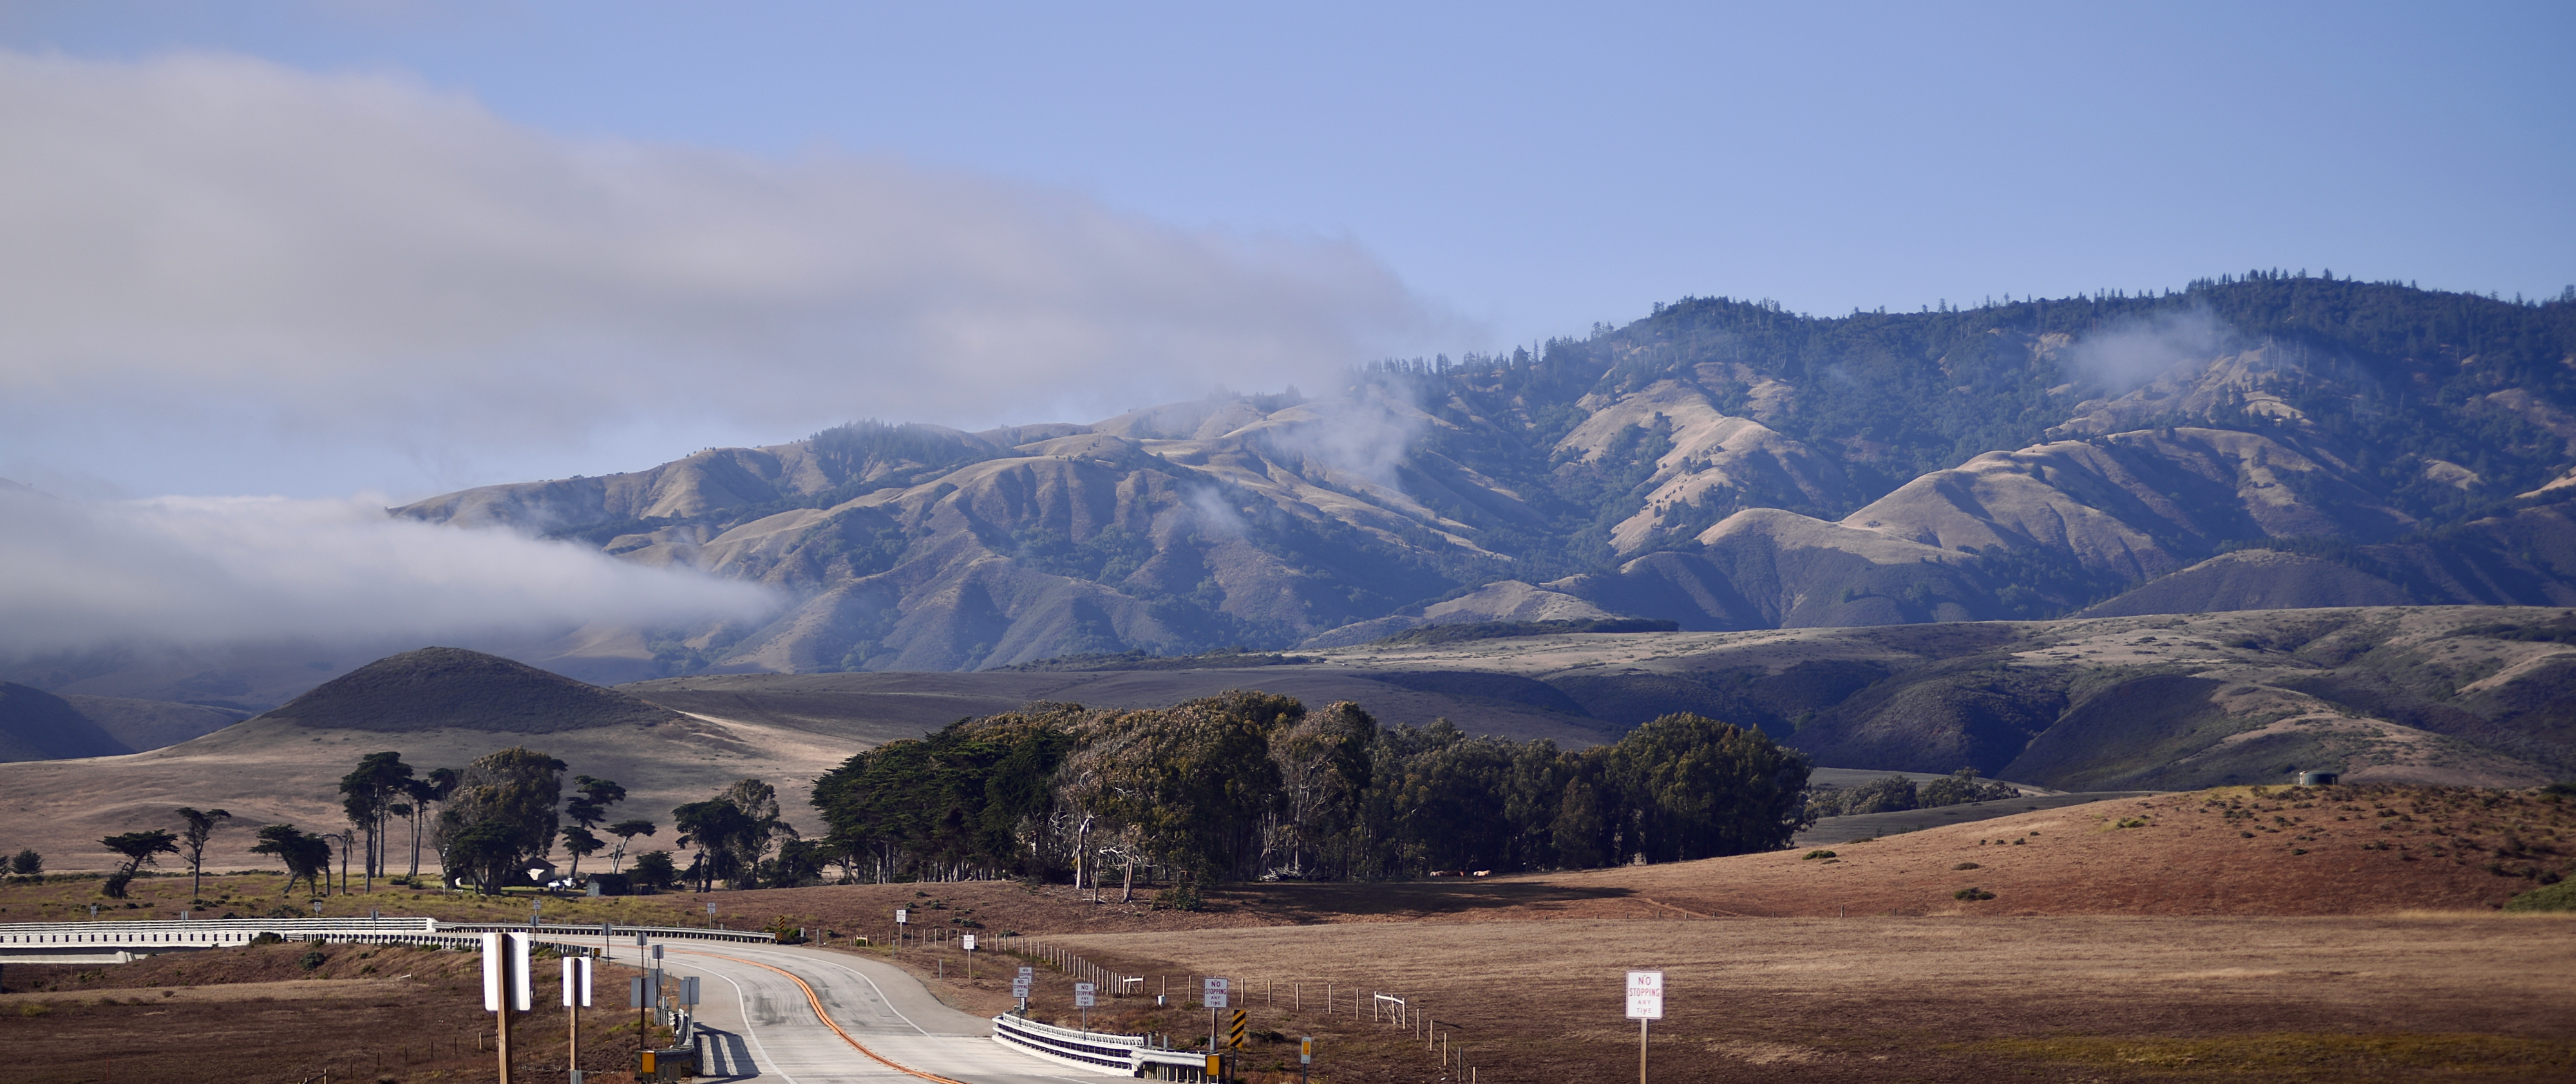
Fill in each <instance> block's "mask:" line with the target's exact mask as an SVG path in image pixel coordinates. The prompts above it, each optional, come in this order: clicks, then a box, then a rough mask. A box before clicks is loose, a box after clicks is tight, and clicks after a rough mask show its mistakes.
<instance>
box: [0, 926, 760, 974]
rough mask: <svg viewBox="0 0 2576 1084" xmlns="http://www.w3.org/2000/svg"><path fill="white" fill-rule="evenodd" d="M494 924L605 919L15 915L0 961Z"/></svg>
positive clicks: (562, 936) (471, 929)
mask: <svg viewBox="0 0 2576 1084" xmlns="http://www.w3.org/2000/svg"><path fill="white" fill-rule="evenodd" d="M488 932H511V933H533V934H535V935H536V937H537V938H538V939H539V940H545V941H579V940H581V939H583V938H589V937H598V936H601V935H602V933H603V930H602V928H601V927H599V926H592V925H579V924H573V923H560V922H558V923H539V924H536V925H533V926H531V925H529V924H527V923H524V922H521V923H483V922H440V921H438V920H437V919H433V918H426V917H399V918H203V919H183V920H148V921H142V922H12V923H0V961H8V960H17V961H19V962H36V960H37V958H43V959H44V960H46V961H52V960H54V958H56V957H68V958H71V962H82V961H92V960H101V959H106V958H110V957H113V958H114V959H115V961H116V962H118V963H124V962H127V961H130V960H132V959H133V958H134V957H135V956H137V955H145V956H148V955H152V954H155V953H160V952H187V951H192V950H197V949H210V948H225V947H230V946H237V945H247V944H249V943H251V942H252V941H253V940H255V939H257V938H258V937H259V936H261V935H262V934H274V935H276V936H278V937H281V938H285V939H286V940H289V941H331V942H342V943H349V944H406V945H438V946H441V947H445V948H470V947H473V946H475V945H478V944H480V943H481V940H482V935H483V934H485V933H488ZM604 932H605V934H606V935H607V936H609V937H619V936H627V937H631V936H633V935H635V934H638V933H641V934H643V935H644V936H646V937H648V938H651V939H653V940H656V941H682V940H699V941H732V942H749V943H756V944H770V943H775V942H776V941H777V936H776V935H774V934H771V933H769V932H768V931H766V930H758V931H753V930H723V929H704V928H698V927H689V926H615V925H611V926H608V927H607V928H606V930H605V931H604Z"/></svg>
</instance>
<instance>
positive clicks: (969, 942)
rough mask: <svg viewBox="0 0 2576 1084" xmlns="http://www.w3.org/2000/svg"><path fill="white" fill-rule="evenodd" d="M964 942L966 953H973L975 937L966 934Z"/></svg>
mask: <svg viewBox="0 0 2576 1084" xmlns="http://www.w3.org/2000/svg"><path fill="white" fill-rule="evenodd" d="M964 940H965V942H966V951H968V952H973V951H975V935H974V934H971V933H970V934H967V935H966V936H965V938H964Z"/></svg>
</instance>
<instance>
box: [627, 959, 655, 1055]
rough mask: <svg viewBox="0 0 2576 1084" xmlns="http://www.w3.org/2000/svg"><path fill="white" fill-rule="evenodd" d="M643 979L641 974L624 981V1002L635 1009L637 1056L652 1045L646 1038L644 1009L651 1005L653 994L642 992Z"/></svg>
mask: <svg viewBox="0 0 2576 1084" xmlns="http://www.w3.org/2000/svg"><path fill="white" fill-rule="evenodd" d="M645 981H646V980H645V978H644V976H642V975H637V976H635V977H634V978H632V979H628V980H627V981H626V1004H627V1005H628V1006H630V1007H632V1008H633V1009H634V1010H635V1053H636V1055H637V1056H638V1057H641V1056H643V1053H644V1051H645V1050H646V1049H647V1048H649V1047H651V1046H652V1043H650V1042H648V1041H647V1040H646V1035H647V1034H648V1032H647V1029H646V1027H645V1024H644V1010H646V1009H649V1008H652V1007H653V995H651V994H648V993H646V992H644V983H645Z"/></svg>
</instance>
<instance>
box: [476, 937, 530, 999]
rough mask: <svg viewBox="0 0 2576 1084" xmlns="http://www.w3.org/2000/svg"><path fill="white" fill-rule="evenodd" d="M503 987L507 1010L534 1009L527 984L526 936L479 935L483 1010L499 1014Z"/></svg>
mask: <svg viewBox="0 0 2576 1084" xmlns="http://www.w3.org/2000/svg"><path fill="white" fill-rule="evenodd" d="M505 986H506V987H507V988H508V992H509V996H510V1007H511V1008H513V1009H516V1010H518V1011H520V1012H526V1011H528V1010H529V1009H532V1008H535V1007H536V1004H535V1003H536V991H535V990H534V989H532V988H531V987H530V985H529V981H528V935H526V934H524V933H487V934H484V935H483V1011H485V1012H499V1011H501V995H502V990H503V987H505Z"/></svg>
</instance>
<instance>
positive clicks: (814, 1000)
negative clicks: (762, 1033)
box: [680, 949, 966, 1084]
mask: <svg viewBox="0 0 2576 1084" xmlns="http://www.w3.org/2000/svg"><path fill="white" fill-rule="evenodd" d="M680 951H681V952H683V953H686V954H688V955H691V956H713V957H715V958H716V959H719V960H731V961H733V962H735V963H738V964H750V965H751V966H753V967H758V968H765V969H767V970H770V971H775V972H778V973H779V974H781V975H785V976H787V981H789V982H792V983H795V984H796V988H797V989H799V990H803V991H805V1002H806V1004H809V1005H812V1006H814V1018H815V1019H817V1020H820V1021H822V1022H823V1026H824V1027H827V1028H830V1029H832V1034H834V1035H838V1036H840V1037H841V1041H842V1042H845V1043H848V1044H850V1047H851V1048H852V1049H854V1050H857V1051H858V1052H859V1053H862V1054H865V1055H867V1056H869V1057H871V1058H874V1059H876V1062H877V1064H879V1065H883V1066H885V1067H886V1068H888V1069H892V1070H894V1071H896V1072H898V1073H908V1074H911V1075H913V1076H917V1077H920V1078H921V1079H923V1080H928V1081H932V1082H933V1084H966V1082H965V1081H962V1080H951V1079H949V1078H947V1077H944V1076H941V1075H939V1074H937V1073H925V1072H922V1071H921V1070H919V1069H915V1068H913V1067H912V1066H909V1065H905V1064H903V1063H901V1062H897V1061H895V1060H893V1059H891V1058H888V1057H886V1056H885V1055H883V1054H879V1053H877V1052H876V1051H874V1050H870V1049H868V1045H867V1044H866V1043H862V1042H860V1041H858V1040H857V1039H853V1038H851V1037H850V1033H849V1032H846V1031H843V1030H841V1025H839V1024H835V1023H833V1022H832V1014H830V1013H827V1012H824V1011H823V999H822V998H821V997H819V996H817V995H816V994H815V993H814V988H813V987H812V986H809V985H807V984H806V982H805V980H804V979H801V978H798V977H797V976H796V973H795V972H793V971H789V970H787V969H786V968H783V967H771V966H770V965H768V964H764V963H762V962H760V961H758V960H746V959H743V958H742V957H740V956H727V955H725V954H723V953H721V952H706V951H702V950H698V949H681V950H680ZM742 1026H744V1027H750V1026H751V1021H749V1020H745V1021H743V1023H742Z"/></svg>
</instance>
